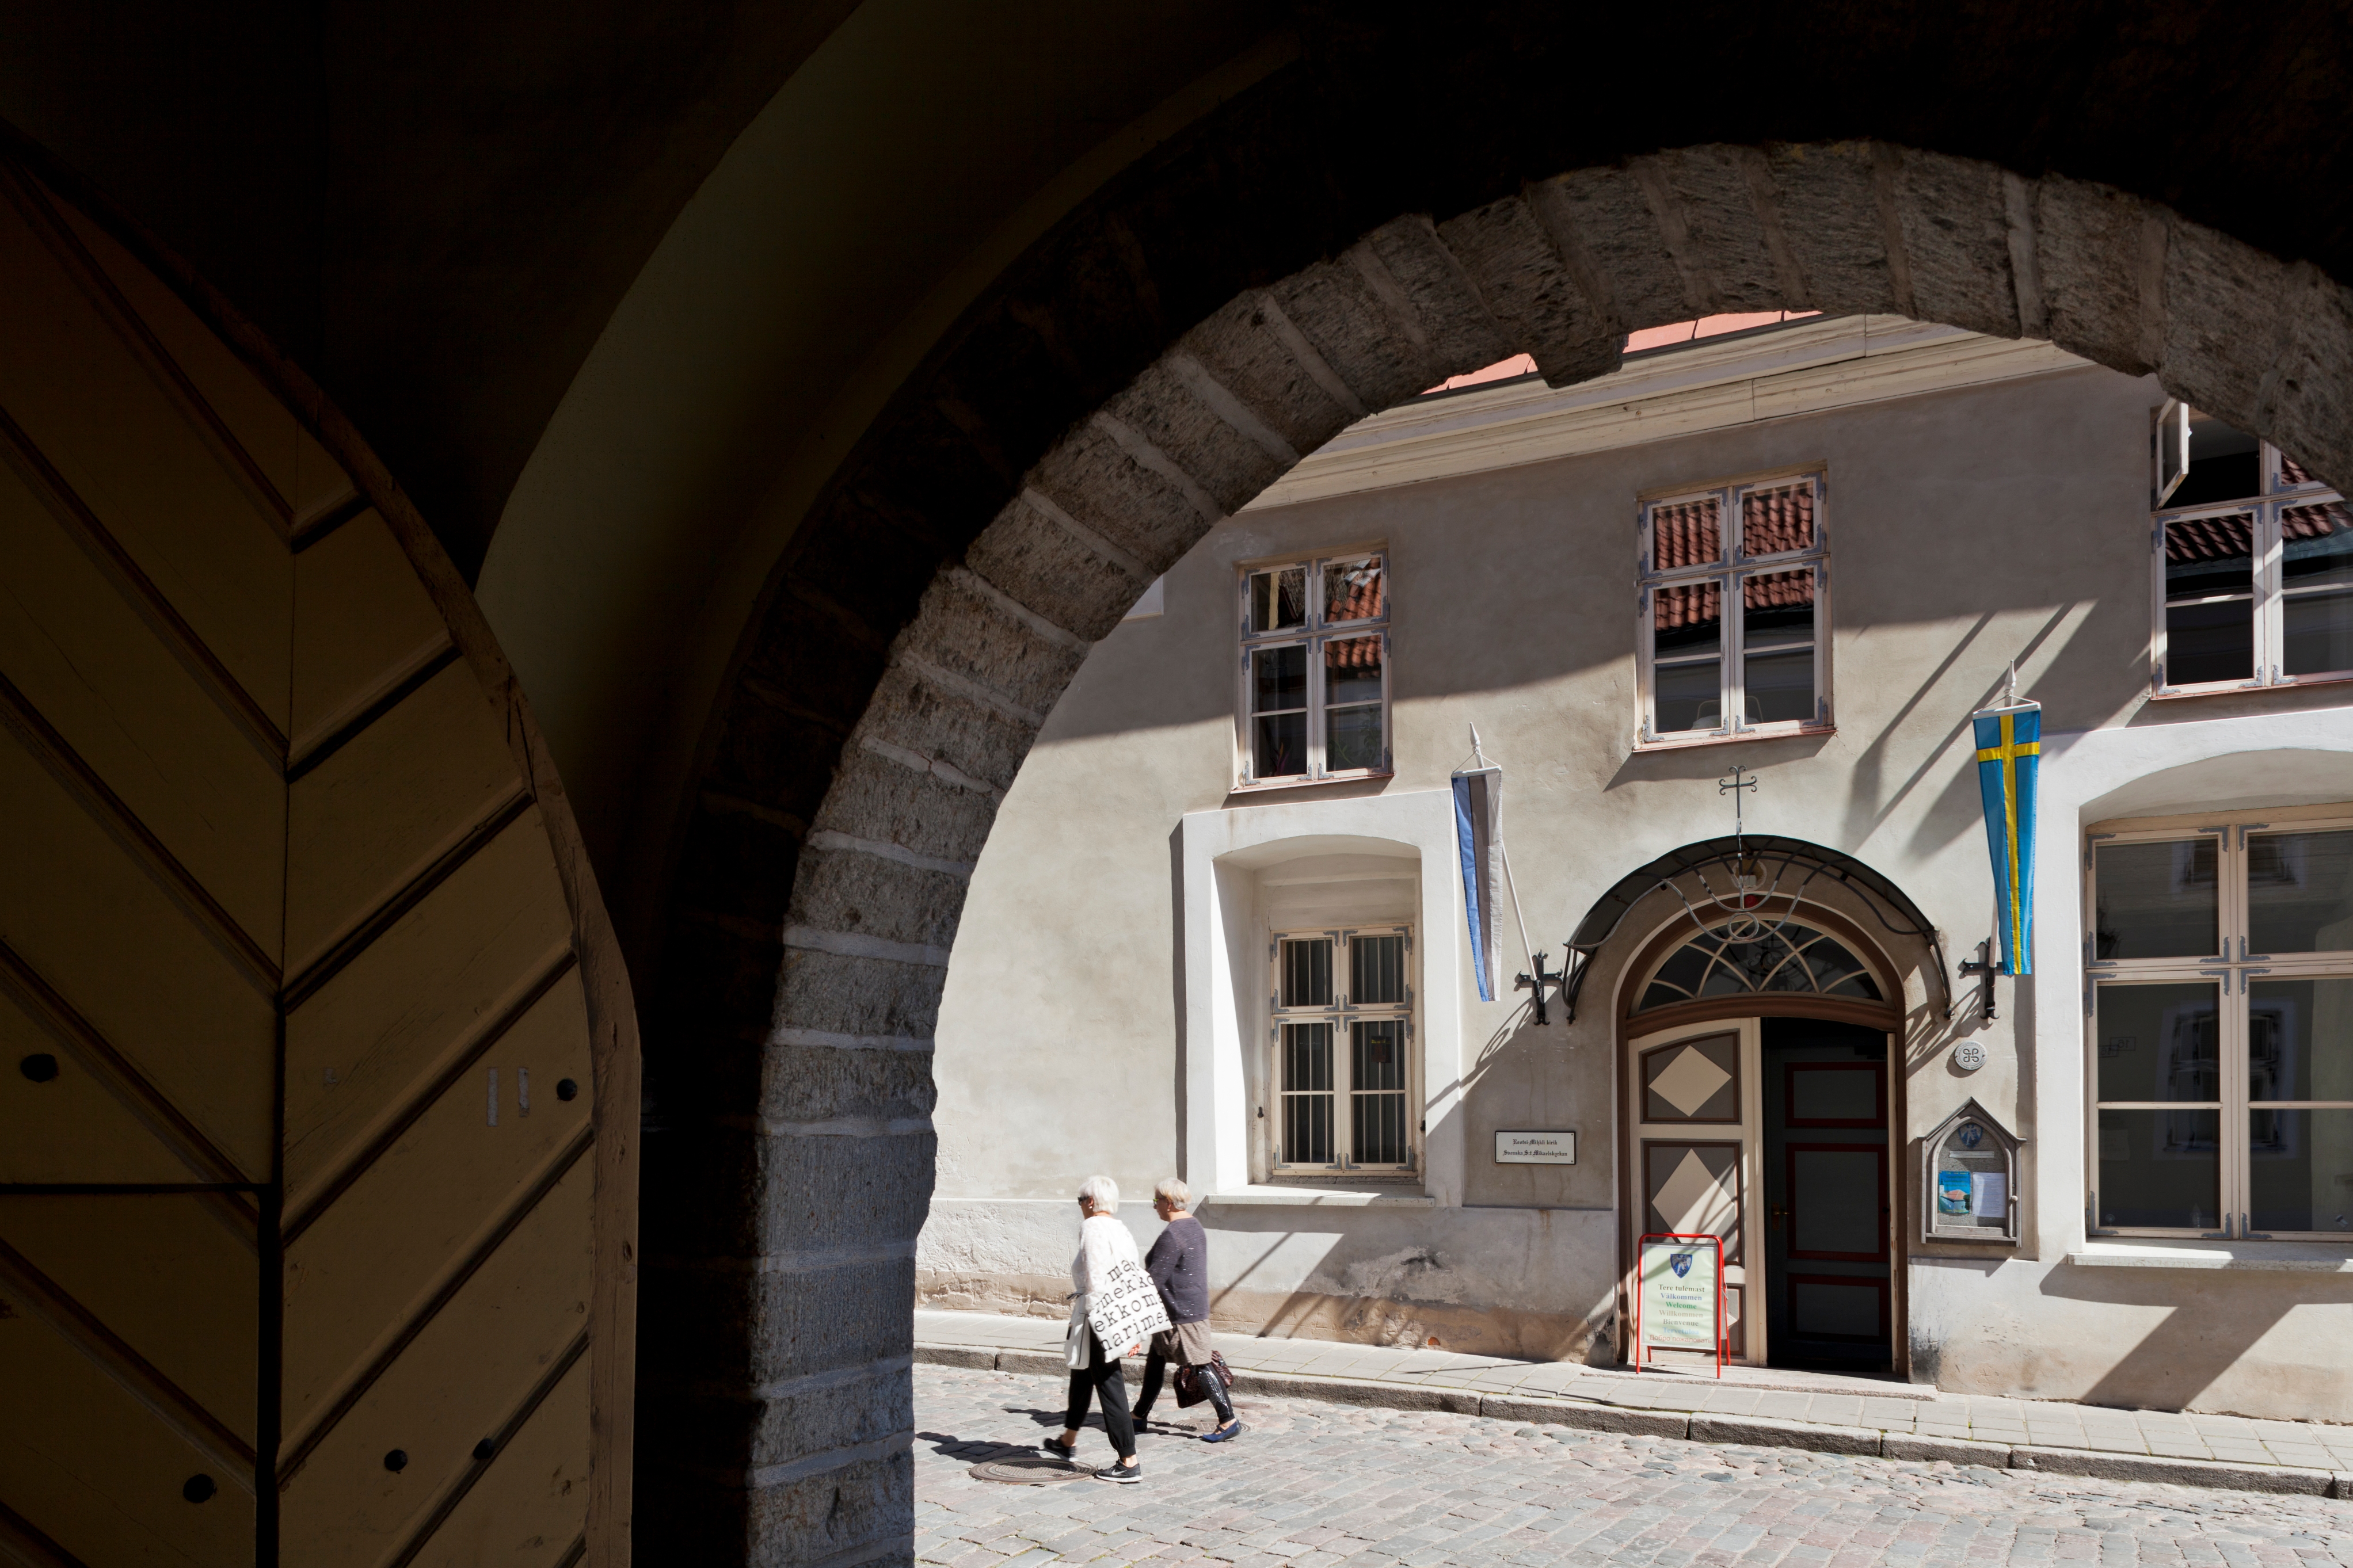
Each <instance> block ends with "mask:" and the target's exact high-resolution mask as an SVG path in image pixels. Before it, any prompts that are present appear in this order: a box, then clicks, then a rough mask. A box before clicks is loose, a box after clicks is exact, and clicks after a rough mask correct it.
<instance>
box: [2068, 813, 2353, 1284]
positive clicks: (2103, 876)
mask: <svg viewBox="0 0 2353 1568" xmlns="http://www.w3.org/2000/svg"><path fill="white" fill-rule="evenodd" d="M2266 815H2267V816H2270V817H2271V818H2272V820H2269V821H2255V822H2247V821H2234V820H2221V821H2216V820H2212V819H2207V820H2205V821H2199V820H2197V819H2195V818H2183V819H2180V820H2179V821H2178V822H2158V823H2153V824H2147V825H2119V830H2118V831H2114V832H2094V833H2093V834H2091V835H2090V836H2089V839H2088V842H2087V845H2086V853H2085V863H2086V879H2087V888H2086V896H2085V904H2086V908H2087V909H2088V910H2089V911H2090V916H2091V918H2090V920H2089V921H2088V922H2087V923H2088V924H2089V926H2090V929H2091V935H2090V936H2089V937H2088V938H2086V939H2085V945H2086V948H2087V950H2088V951H2087V954H2086V959H2087V962H2086V969H2087V971H2088V975H2087V981H2086V987H2085V996H2084V1005H2085V1010H2086V1012H2087V1014H2088V1015H2089V1024H2090V1027H2089V1030H2088V1033H2089V1035H2090V1047H2091V1048H2090V1052H2089V1055H2090V1060H2089V1061H2088V1062H2087V1064H2086V1068H2087V1072H2088V1076H2089V1079H2090V1093H2089V1094H2088V1095H2087V1096H2086V1100H2087V1104H2088V1106H2089V1111H2090V1114H2089V1118H2088V1123H2089V1124H2088V1126H2087V1128H2086V1137H2087V1140H2088V1145H2089V1154H2090V1158H2089V1159H2087V1161H2086V1162H2085V1163H2086V1167H2087V1173H2088V1175H2089V1177H2090V1181H2089V1184H2088V1185H2089V1193H2088V1196H2087V1200H2086V1201H2087V1212H2088V1215H2089V1216H2090V1218H2091V1220H2092V1225H2091V1229H2092V1230H2093V1231H2094V1233H2095V1234H2122V1233H2138V1234H2146V1235H2158V1236H2190V1237H2218V1238H2223V1239H2234V1240H2235V1239H2271V1238H2274V1237H2278V1238H2283V1239H2311V1238H2319V1237H2329V1238H2337V1239H2341V1238H2343V1237H2347V1236H2353V807H2336V808H2332V809H2330V810H2328V811H2327V812H2318V811H2314V810H2311V809H2308V808H2299V809H2297V810H2294V811H2280V812H2274V813H2268V814H2266Z"/></svg>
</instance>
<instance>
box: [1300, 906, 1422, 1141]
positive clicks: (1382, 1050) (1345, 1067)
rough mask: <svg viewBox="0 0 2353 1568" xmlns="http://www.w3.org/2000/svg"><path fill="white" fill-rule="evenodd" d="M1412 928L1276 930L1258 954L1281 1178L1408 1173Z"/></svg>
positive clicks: (1414, 1103)
mask: <svg viewBox="0 0 2353 1568" xmlns="http://www.w3.org/2000/svg"><path fill="white" fill-rule="evenodd" d="M1267 963H1268V968H1269V971H1270V975H1271V983H1270V986H1269V995H1268V1004H1269V1012H1270V1013H1271V1024H1270V1026H1269V1037H1270V1042H1271V1047H1272V1051H1273V1058H1274V1059H1273V1063H1272V1069H1273V1070H1272V1072H1271V1075H1270V1076H1271V1079H1272V1081H1273V1084H1274V1098H1275V1102H1276V1105H1277V1106H1278V1108H1279V1109H1278V1110H1277V1114H1276V1117H1275V1123H1274V1149H1273V1163H1274V1166H1275V1168H1276V1169H1277V1170H1279V1171H1287V1172H1293V1173H1303V1172H1316V1171H1410V1170H1413V1169H1414V1168H1415V1167H1416V1164H1417V1163H1418V1162H1417V1156H1416V1149H1417V1145H1418V1144H1419V1132H1420V1112H1419V1109H1418V1106H1419V1093H1418V1091H1417V1089H1415V1087H1414V1075H1413V1072H1412V1070H1411V1069H1412V1064H1413V1045H1414V1026H1413V976H1412V963H1413V928H1412V927H1411V926H1405V925H1380V926H1367V927H1364V928H1361V929H1356V930H1343V931H1280V932H1277V933H1276V934H1275V936H1274V939H1273V940H1272V941H1271V942H1269V943H1268V944H1267Z"/></svg>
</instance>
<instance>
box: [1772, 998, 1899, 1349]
mask: <svg viewBox="0 0 2353 1568" xmlns="http://www.w3.org/2000/svg"><path fill="white" fill-rule="evenodd" d="M1761 1044H1762V1051H1761V1055H1762V1060H1763V1064H1764V1069H1765V1070H1764V1082H1763V1085H1762V1088H1763V1090H1764V1095H1763V1100H1764V1139H1763V1142H1764V1154H1765V1158H1764V1160H1763V1167H1764V1175H1765V1205H1766V1227H1765V1275H1766V1287H1767V1288H1766V1290H1765V1292H1764V1299H1765V1310H1766V1316H1767V1320H1768V1321H1769V1322H1770V1324H1771V1327H1772V1341H1773V1356H1772V1359H1773V1361H1774V1362H1775V1363H1778V1364H1781V1365H1816V1366H1845V1367H1851V1368H1853V1369H1855V1370H1858V1371H1862V1370H1868V1371H1874V1372H1875V1371H1879V1370H1882V1369H1883V1368H1885V1367H1886V1366H1888V1365H1889V1364H1890V1361H1891V1357H1892V1353H1893V1341H1892V1335H1891V1320H1892V1316H1893V1313H1892V1307H1893V1301H1892V1293H1893V1290H1894V1280H1893V1279H1892V1277H1891V1276H1892V1269H1891V1267H1890V1265H1891V1257H1890V1249H1889V1240H1890V1237H1891V1233H1892V1230H1893V1226H1892V1224H1891V1221H1892V1218H1893V1211H1894V1199H1893V1197H1892V1195H1891V1185H1890V1182H1891V1177H1892V1174H1893V1173H1892V1172H1891V1171H1890V1170H1889V1168H1888V1117H1887V1106H1888V1077H1887V1074H1888V1059H1887V1056H1888V1052H1887V1036H1886V1035H1885V1034H1884V1033H1883V1032H1882V1031H1880V1030H1878V1029H1874V1028H1870V1027H1867V1026H1862V1025H1857V1024H1832V1023H1823V1022H1820V1021H1817V1020H1814V1019H1810V1018H1767V1019H1765V1020H1764V1021H1763V1028H1762V1042H1761Z"/></svg>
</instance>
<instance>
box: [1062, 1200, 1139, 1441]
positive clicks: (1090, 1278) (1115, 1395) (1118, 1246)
mask: <svg viewBox="0 0 2353 1568" xmlns="http://www.w3.org/2000/svg"><path fill="white" fill-rule="evenodd" d="M1118 1215H1119V1184H1118V1183H1117V1182H1114V1181H1113V1180H1112V1179H1111V1178H1110V1177H1109V1176H1090V1177H1088V1178H1087V1182H1086V1184H1085V1185H1084V1186H1082V1187H1081V1188H1080V1189H1079V1216H1080V1217H1079V1251H1078V1256H1077V1257H1075V1258H1071V1292H1072V1293H1071V1328H1070V1333H1069V1335H1068V1338H1067V1340H1066V1345H1065V1348H1066V1349H1067V1350H1068V1352H1069V1361H1070V1367H1071V1399H1070V1408H1069V1409H1068V1410H1067V1411H1066V1412H1065V1413H1064V1414H1063V1416H1062V1435H1061V1436H1060V1437H1049V1438H1047V1439H1046V1449H1047V1451H1048V1452H1049V1453H1051V1454H1057V1455H1060V1457H1061V1458H1065V1459H1068V1458H1073V1457H1074V1456H1075V1455H1076V1453H1077V1450H1078V1447H1079V1429H1080V1428H1081V1427H1082V1426H1084V1425H1085V1424H1086V1419H1087V1405H1088V1402H1089V1400H1090V1399H1091V1398H1099V1399H1101V1400H1102V1401H1103V1429H1104V1430H1105V1431H1106V1432H1108V1433H1110V1434H1111V1446H1112V1447H1113V1448H1114V1449H1116V1450H1118V1453H1119V1462H1118V1463H1117V1464H1114V1465H1106V1466H1104V1467H1103V1468H1102V1469H1100V1470H1097V1471H1096V1472H1095V1476H1096V1478H1097V1479H1101V1480H1106V1481H1135V1480H1141V1479H1144V1466H1143V1464H1142V1462H1141V1461H1139V1460H1138V1459H1137V1458H1136V1457H1135V1423H1134V1421H1133V1420H1132V1419H1131V1418H1130V1417H1129V1415H1128V1413H1127V1381H1126V1378H1125V1376H1124V1373H1122V1371H1121V1369H1120V1359H1119V1358H1120V1357H1121V1356H1124V1355H1125V1354H1127V1353H1128V1352H1131V1351H1134V1350H1136V1349H1138V1348H1140V1347H1139V1346H1136V1345H1119V1346H1115V1347H1106V1346H1105V1345H1104V1344H1103V1342H1102V1341H1100V1340H1098V1339H1096V1338H1095V1335H1094V1331H1093V1330H1092V1329H1090V1328H1088V1327H1087V1305H1088V1303H1087V1296H1088V1293H1089V1292H1090V1291H1092V1289H1094V1282H1095V1280H1096V1279H1100V1278H1103V1277H1104V1275H1105V1274H1106V1272H1107V1271H1108V1270H1109V1269H1110V1268H1111V1267H1112V1265H1113V1264H1114V1263H1120V1262H1126V1263H1134V1264H1137V1265H1138V1266H1139V1267H1140V1266H1141V1263H1142V1260H1141V1259H1140V1258H1137V1257H1136V1253H1135V1237H1132V1236H1130V1235H1129V1234H1128V1233H1127V1226H1124V1225H1122V1224H1120V1223H1119V1217H1118ZM1107 1349H1108V1350H1109V1351H1110V1352H1111V1353H1109V1354H1106V1353H1104V1352H1105V1351H1106V1350H1107Z"/></svg>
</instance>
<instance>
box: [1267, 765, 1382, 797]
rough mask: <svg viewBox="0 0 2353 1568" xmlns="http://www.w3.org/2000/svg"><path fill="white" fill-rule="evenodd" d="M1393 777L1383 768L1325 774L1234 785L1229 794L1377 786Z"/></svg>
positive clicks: (1276, 792)
mask: <svg viewBox="0 0 2353 1568" xmlns="http://www.w3.org/2000/svg"><path fill="white" fill-rule="evenodd" d="M1395 777H1397V774H1396V773H1393V772H1391V771H1389V770H1388V769H1386V768H1384V769H1382V770H1381V771H1380V772H1378V773H1326V774H1324V776H1323V777H1322V778H1320V779H1293V778H1284V779H1259V780H1256V781H1255V782H1253V783H1250V784H1234V785H1232V786H1230V789H1229V793H1230V794H1233V795H1273V794H1278V793H1280V792H1282V791H1283V790H1293V789H1324V788H1328V787H1330V786H1332V785H1335V784H1377V783H1378V782H1380V781H1381V780H1383V779H1392V778H1395Z"/></svg>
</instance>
